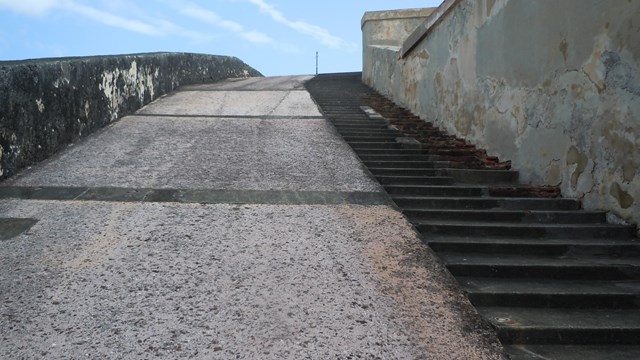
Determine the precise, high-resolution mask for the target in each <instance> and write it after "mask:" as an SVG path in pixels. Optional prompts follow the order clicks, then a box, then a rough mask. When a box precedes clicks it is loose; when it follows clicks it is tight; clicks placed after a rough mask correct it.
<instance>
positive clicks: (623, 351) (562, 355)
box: [504, 344, 640, 360]
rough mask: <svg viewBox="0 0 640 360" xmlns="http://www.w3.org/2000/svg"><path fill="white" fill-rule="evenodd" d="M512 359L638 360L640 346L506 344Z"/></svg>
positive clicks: (506, 349)
mask: <svg viewBox="0 0 640 360" xmlns="http://www.w3.org/2000/svg"><path fill="white" fill-rule="evenodd" d="M504 349H505V351H506V352H507V353H508V354H509V357H510V358H511V360H545V359H553V360H605V359H611V360H637V359H640V346H633V345H529V344H526V345H525V344H515V345H506V346H504Z"/></svg>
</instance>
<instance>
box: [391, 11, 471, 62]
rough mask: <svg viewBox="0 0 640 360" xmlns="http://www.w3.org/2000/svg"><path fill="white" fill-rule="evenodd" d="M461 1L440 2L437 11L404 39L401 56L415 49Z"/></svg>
mask: <svg viewBox="0 0 640 360" xmlns="http://www.w3.org/2000/svg"><path fill="white" fill-rule="evenodd" d="M461 1H462V0H445V1H443V2H442V4H440V6H438V7H437V8H436V9H435V11H433V12H432V13H431V14H430V15H429V17H427V19H426V20H425V21H424V23H423V24H422V25H420V26H418V28H417V29H416V30H415V31H414V32H413V33H412V34H411V35H409V37H408V38H407V40H405V41H404V43H403V45H402V51H401V53H400V56H401V57H405V56H407V55H408V54H409V53H410V52H411V50H413V48H415V47H416V45H418V43H420V42H421V41H422V40H423V39H424V38H425V37H426V36H427V35H428V34H429V32H431V30H432V29H433V28H434V27H435V26H437V25H438V24H439V23H440V21H441V20H442V19H443V18H444V17H445V16H446V15H447V14H448V13H449V12H450V11H451V10H452V9H453V8H454V7H455V6H457V5H458V4H459V3H460V2H461Z"/></svg>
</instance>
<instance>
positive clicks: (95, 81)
mask: <svg viewBox="0 0 640 360" xmlns="http://www.w3.org/2000/svg"><path fill="white" fill-rule="evenodd" d="M249 76H261V74H260V73H259V72H258V71H256V70H255V69H253V68H251V67H250V66H248V65H247V64H245V63H243V62H242V61H240V60H239V59H237V58H234V57H227V56H213V55H201V54H188V53H150V54H138V55H121V56H96V57H84V58H62V59H40V60H25V61H12V62H0V179H2V178H7V177H9V176H11V175H13V174H15V173H16V172H17V171H18V170H19V169H21V168H24V167H26V166H29V165H31V164H33V163H35V162H37V161H41V160H43V159H45V158H47V157H49V156H51V155H52V154H53V153H55V152H56V151H58V150H60V149H61V148H62V147H63V146H66V145H67V144H69V143H71V142H73V141H75V140H77V139H79V138H81V137H83V136H86V135H87V134H89V133H91V132H93V131H95V130H96V129H99V128H101V127H103V126H105V125H107V124H109V123H111V122H113V121H114V120H116V119H118V118H119V117H122V116H125V115H128V114H131V113H133V112H134V111H136V110H138V109H140V108H141V107H142V106H144V105H145V104H148V103H149V102H151V101H152V100H154V99H157V98H158V97H160V96H162V95H164V94H167V93H169V92H170V91H172V90H174V89H175V88H177V87H178V86H180V85H188V84H194V83H202V82H212V81H218V80H221V79H225V78H237V77H243V78H246V77H249Z"/></svg>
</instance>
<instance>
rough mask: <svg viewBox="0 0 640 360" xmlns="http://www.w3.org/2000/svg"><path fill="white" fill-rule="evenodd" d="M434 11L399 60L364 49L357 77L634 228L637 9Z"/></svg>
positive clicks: (529, 177)
mask: <svg viewBox="0 0 640 360" xmlns="http://www.w3.org/2000/svg"><path fill="white" fill-rule="evenodd" d="M445 5H451V7H450V9H449V10H448V11H447V12H445V13H444V14H443V15H441V17H440V19H438V21H437V22H435V25H434V26H432V27H431V28H430V29H429V30H428V32H426V34H425V35H426V36H425V37H424V38H423V39H422V40H421V41H420V42H419V43H417V44H416V46H415V47H414V48H413V50H412V51H410V52H409V53H407V54H406V56H404V57H403V58H402V59H400V60H398V58H399V57H400V53H401V52H400V51H399V50H397V49H390V48H381V47H377V46H368V44H365V47H367V48H368V50H367V52H368V53H369V54H370V56H369V58H367V59H365V62H364V64H365V66H364V74H363V77H364V81H365V82H366V83H367V84H369V85H371V86H373V87H374V88H376V89H377V90H378V91H380V92H382V93H384V94H385V95H388V96H390V97H391V98H393V99H394V101H396V102H397V103H398V104H400V105H402V106H405V107H407V108H409V109H410V110H412V111H413V112H415V113H417V114H419V115H420V116H421V117H423V118H425V119H427V120H428V121H433V122H435V123H436V124H437V125H438V126H440V127H443V128H445V129H446V130H448V131H450V132H452V133H454V134H456V135H458V136H462V137H464V138H466V139H468V140H469V141H471V142H473V143H474V144H476V145H478V146H480V147H483V148H486V149H487V150H488V151H489V152H490V153H492V154H494V155H497V156H499V157H500V158H501V159H502V160H511V161H512V164H513V166H514V168H515V169H516V170H519V171H520V172H521V179H523V180H524V181H527V182H530V183H534V184H560V185H561V187H562V191H563V194H564V196H566V197H573V198H580V199H582V200H583V203H584V206H585V207H586V208H589V209H604V210H609V211H612V213H614V214H616V215H618V216H620V217H622V218H624V219H626V220H629V221H632V222H635V223H638V222H640V175H638V172H639V171H640V140H638V139H640V21H637V16H636V15H637V14H638V13H640V2H638V1H628V0H610V1H601V0H565V1H552V0H540V1H529V0H460V1H447V2H445V4H443V6H445ZM441 8H442V7H441ZM439 10H441V9H439ZM634 17H635V19H634ZM365 30H366V29H365ZM367 37H372V35H367V36H365V38H367ZM406 45H408V44H405V47H406Z"/></svg>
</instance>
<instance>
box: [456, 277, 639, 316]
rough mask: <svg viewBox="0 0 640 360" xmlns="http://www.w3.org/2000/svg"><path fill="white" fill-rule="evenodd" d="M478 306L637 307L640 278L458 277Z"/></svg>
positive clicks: (474, 303)
mask: <svg viewBox="0 0 640 360" xmlns="http://www.w3.org/2000/svg"><path fill="white" fill-rule="evenodd" d="M457 280H458V282H459V283H460V285H461V286H462V288H463V289H464V290H465V291H466V293H467V295H468V296H469V300H471V303H472V304H473V305H474V306H518V307H520V306H523V307H549V308H551V307H574V308H637V307H638V301H639V300H640V280H626V281H624V280H619V281H615V280H614V281H612V280H609V281H603V280H558V279H539V278H537V279H536V278H530V279H528V278H519V279H512V278H495V277H493V278H492V277H464V276H463V277H458V279H457Z"/></svg>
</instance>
